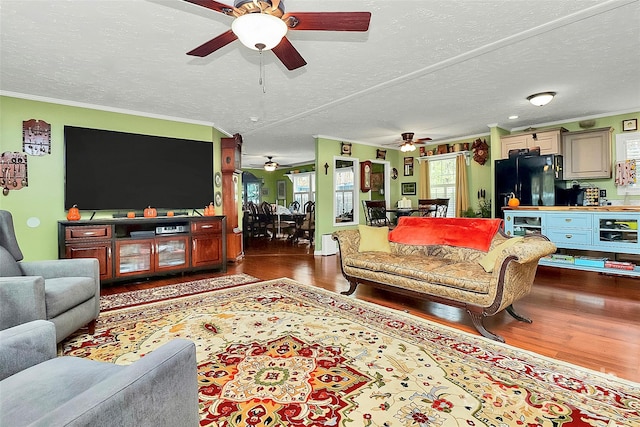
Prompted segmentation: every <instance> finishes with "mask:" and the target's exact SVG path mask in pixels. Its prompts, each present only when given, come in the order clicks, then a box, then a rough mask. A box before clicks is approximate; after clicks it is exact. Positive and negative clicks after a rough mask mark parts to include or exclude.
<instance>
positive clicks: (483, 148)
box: [471, 138, 489, 165]
mask: <svg viewBox="0 0 640 427" xmlns="http://www.w3.org/2000/svg"><path fill="white" fill-rule="evenodd" d="M471 148H472V149H473V160H475V161H476V163H478V164H481V165H484V164H485V163H486V162H487V158H488V157H489V144H487V140H486V139H485V140H482V139H480V138H478V139H476V140H475V141H473V145H472V146H471Z"/></svg>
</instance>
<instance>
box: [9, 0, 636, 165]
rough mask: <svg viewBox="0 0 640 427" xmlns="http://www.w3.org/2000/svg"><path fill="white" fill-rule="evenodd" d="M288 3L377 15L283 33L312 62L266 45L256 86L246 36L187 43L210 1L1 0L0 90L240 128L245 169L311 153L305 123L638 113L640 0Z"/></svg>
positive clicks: (208, 22) (391, 132)
mask: <svg viewBox="0 0 640 427" xmlns="http://www.w3.org/2000/svg"><path fill="white" fill-rule="evenodd" d="M220 1H222V2H225V1H228V3H231V2H232V0H220ZM286 9H287V11H288V12H295V11H370V12H371V13H372V18H371V25H370V27H369V31H368V32H366V33H346V32H319V31H290V32H289V33H288V35H287V37H288V38H289V40H290V41H291V42H292V43H293V45H294V46H295V47H296V49H297V50H298V51H299V52H300V54H301V55H302V56H303V57H304V58H305V60H306V61H307V63H308V65H306V66H305V67H302V68H300V69H298V70H295V71H288V70H287V69H286V68H285V67H284V66H283V65H282V64H281V63H280V62H279V61H278V60H277V58H276V57H275V55H273V53H272V52H265V53H263V55H262V61H263V63H264V75H265V87H264V91H263V88H262V87H261V86H260V85H259V83H258V79H259V75H260V55H259V53H258V52H256V51H253V50H250V49H247V48H246V47H244V46H242V45H241V43H240V42H239V41H235V42H233V43H231V44H229V45H227V46H225V47H224V48H222V49H220V50H218V51H217V52H214V53H213V54H211V55H209V56H208V57H205V58H194V57H191V56H187V55H186V52H188V51H189V50H191V49H193V48H195V47H197V46H199V45H200V44H202V43H204V42H205V41H207V40H209V39H211V38H213V37H215V36H217V35H218V34H220V33H222V32H224V31H226V30H228V29H229V28H230V25H231V22H232V18H230V17H228V16H226V15H222V14H220V13H217V12H214V11H211V10H209V9H205V8H203V7H199V6H196V5H193V4H190V3H187V2H184V1H180V0H93V1H88V0H42V1H40V0H31V1H24V0H0V47H1V54H0V72H1V74H0V91H1V92H0V93H2V94H5V95H11V96H24V97H27V98H33V99H44V100H51V101H58V102H64V103H71V104H73V105H84V106H88V107H96V108H105V109H109V110H116V111H123V112H131V113H138V114H143V115H149V116H153V117H165V118H174V119H176V120H181V121H188V122H194V123H204V124H210V125H213V126H215V127H216V128H218V129H220V130H222V131H223V132H225V133H228V134H229V135H231V134H234V133H240V134H241V135H242V136H243V139H244V156H243V165H244V166H249V165H256V166H259V165H261V164H262V163H264V161H265V160H266V158H265V157H266V156H273V157H274V160H276V161H278V162H279V163H281V164H290V165H295V164H301V163H305V162H309V161H312V160H313V158H314V143H313V141H314V136H327V137H331V138H334V139H338V140H344V141H353V142H360V143H365V144H372V145H383V144H389V143H393V142H394V141H397V140H399V137H400V133H401V132H415V134H416V137H427V136H428V137H431V138H433V139H434V141H438V140H441V141H442V140H450V139H454V138H465V137H469V136H473V135H478V134H486V133H487V132H488V127H487V125H488V124H498V125H499V126H501V127H504V128H506V129H514V128H523V127H527V126H529V125H536V124H541V123H549V122H558V121H563V120H572V119H576V118H583V117H589V116H597V115H603V114H609V113H621V112H629V111H638V110H640V78H638V75H640V71H639V70H640V1H638V0H619V1H618V0H617V1H599V0H564V1H560V0H517V1H508V0H487V1H482V0H462V1H450V0H415V1H401V0H394V1H391V0H387V1H370V0H369V1H364V0H363V1H355V0H339V1H327V0H323V1H308V0H288V1H286ZM548 90H551V91H556V92H557V93H558V96H557V97H556V99H554V100H553V101H552V102H551V103H550V104H549V105H547V106H545V107H533V106H531V105H530V104H529V103H528V102H527V101H526V97H527V96H528V95H530V94H532V93H536V92H541V91H548ZM514 114H515V115H518V116H519V118H518V119H516V120H508V116H510V115H514ZM387 148H391V147H387ZM321 149H322V147H321ZM327 149H330V150H336V147H333V146H332V147H327Z"/></svg>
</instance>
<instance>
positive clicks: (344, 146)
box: [340, 142, 351, 156]
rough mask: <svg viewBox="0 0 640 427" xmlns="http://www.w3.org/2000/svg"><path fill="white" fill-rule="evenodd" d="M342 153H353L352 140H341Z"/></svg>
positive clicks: (344, 154)
mask: <svg viewBox="0 0 640 427" xmlns="http://www.w3.org/2000/svg"><path fill="white" fill-rule="evenodd" d="M340 153H341V154H342V155H343V156H350V155H351V143H350V142H341V143H340Z"/></svg>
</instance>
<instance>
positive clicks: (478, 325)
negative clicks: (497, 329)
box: [467, 310, 504, 342]
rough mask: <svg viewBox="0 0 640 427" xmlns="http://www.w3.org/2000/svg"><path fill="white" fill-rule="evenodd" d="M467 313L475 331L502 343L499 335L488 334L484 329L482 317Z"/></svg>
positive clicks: (477, 314) (478, 314)
mask: <svg viewBox="0 0 640 427" xmlns="http://www.w3.org/2000/svg"><path fill="white" fill-rule="evenodd" d="M467 313H469V316H471V321H472V322H473V326H475V327H476V330H477V331H478V332H480V335H482V336H483V337H486V338H489V339H492V340H494V341H499V342H504V338H502V337H501V336H500V335H496V334H494V333H492V332H489V331H488V330H487V328H485V327H484V323H483V321H484V316H483V315H482V314H481V313H474V312H472V311H470V310H467Z"/></svg>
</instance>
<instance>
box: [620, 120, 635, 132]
mask: <svg viewBox="0 0 640 427" xmlns="http://www.w3.org/2000/svg"><path fill="white" fill-rule="evenodd" d="M622 130H623V131H625V132H629V131H634V130H638V119H627V120H623V121H622Z"/></svg>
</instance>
